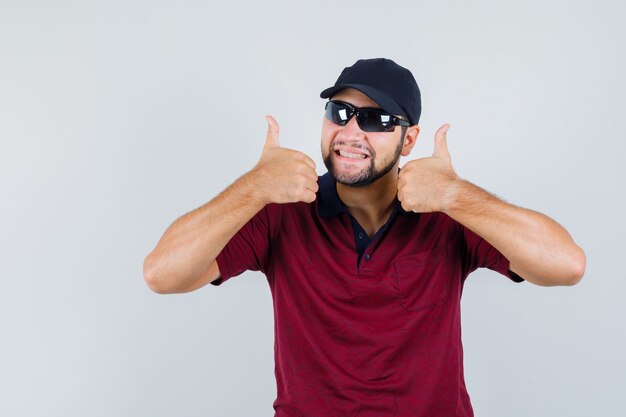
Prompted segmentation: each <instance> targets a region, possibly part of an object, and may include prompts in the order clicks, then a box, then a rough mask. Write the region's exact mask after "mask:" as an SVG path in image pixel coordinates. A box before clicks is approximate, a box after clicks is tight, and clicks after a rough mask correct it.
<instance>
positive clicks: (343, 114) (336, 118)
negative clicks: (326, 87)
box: [326, 101, 352, 126]
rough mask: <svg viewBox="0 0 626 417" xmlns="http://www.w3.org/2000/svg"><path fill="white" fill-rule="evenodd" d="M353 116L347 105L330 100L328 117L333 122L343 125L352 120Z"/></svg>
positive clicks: (327, 111) (327, 108)
mask: <svg viewBox="0 0 626 417" xmlns="http://www.w3.org/2000/svg"><path fill="white" fill-rule="evenodd" d="M351 116H352V112H351V110H350V108H349V107H348V106H346V105H343V104H340V103H334V102H332V101H329V102H328V104H327V105H326V118H327V119H328V120H331V121H332V122H333V123H336V124H338V125H341V126H343V125H345V124H346V123H347V122H348V120H350V117H351Z"/></svg>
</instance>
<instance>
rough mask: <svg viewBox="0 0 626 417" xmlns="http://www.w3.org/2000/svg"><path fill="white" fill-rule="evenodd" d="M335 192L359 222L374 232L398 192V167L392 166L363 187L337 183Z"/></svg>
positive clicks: (381, 222)
mask: <svg viewBox="0 0 626 417" xmlns="http://www.w3.org/2000/svg"><path fill="white" fill-rule="evenodd" d="M337 194H338V195H339V198H340V199H341V201H342V202H343V203H344V204H345V205H346V207H347V209H348V211H349V212H350V214H352V216H354V218H356V219H357V221H358V222H359V224H361V226H362V227H363V228H365V229H366V230H367V229H368V228H369V229H370V230H373V232H375V231H376V230H378V228H379V227H380V226H382V225H383V224H384V223H385V222H386V221H387V219H388V218H389V215H390V214H391V211H392V209H393V202H394V200H395V198H396V195H397V194H398V167H397V165H396V166H394V167H393V168H392V169H391V170H390V171H389V172H388V173H387V174H385V175H384V176H382V177H381V178H379V179H378V180H376V181H375V182H374V183H372V184H369V185H366V186H363V187H351V186H349V185H345V184H341V183H337Z"/></svg>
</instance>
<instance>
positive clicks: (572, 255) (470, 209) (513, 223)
mask: <svg viewBox="0 0 626 417" xmlns="http://www.w3.org/2000/svg"><path fill="white" fill-rule="evenodd" d="M445 212H446V214H448V215H449V216H450V217H452V218H453V219H454V220H456V221H458V222H459V223H461V224H463V225H464V226H465V227H467V228H469V229H470V230H472V231H473V232H474V233H476V234H478V235H479V236H481V237H482V238H484V239H485V240H487V241H488V242H489V243H490V244H491V245H493V246H494V247H495V248H496V249H498V250H499V251H500V252H501V253H502V254H503V255H504V256H505V257H506V258H507V259H508V260H509V262H510V266H509V269H511V270H512V271H513V272H515V273H517V274H518V275H520V276H521V277H522V278H524V279H526V280H527V281H529V282H532V283H534V284H537V285H544V286H552V285H573V284H576V283H577V282H578V281H579V280H580V279H581V278H582V275H583V273H584V270H585V254H584V252H583V251H582V249H581V248H580V247H578V246H577V245H576V244H575V243H574V241H573V240H572V237H571V236H570V234H569V233H568V232H567V230H565V229H564V228H563V227H562V226H560V225H559V224H558V223H557V222H555V221H554V220H552V219H551V218H549V217H548V216H545V215H543V214H541V213H538V212H535V211H532V210H528V209H524V208H521V207H516V206H513V205H510V204H508V203H505V202H504V201H502V200H500V199H498V198H497V197H495V196H493V195H491V194H489V193H488V192H487V191H485V190H483V189H482V188H480V187H477V186H476V185H474V184H472V183H470V182H469V181H465V180H458V181H456V182H455V185H454V186H453V187H451V192H450V198H449V200H448V209H447V210H445Z"/></svg>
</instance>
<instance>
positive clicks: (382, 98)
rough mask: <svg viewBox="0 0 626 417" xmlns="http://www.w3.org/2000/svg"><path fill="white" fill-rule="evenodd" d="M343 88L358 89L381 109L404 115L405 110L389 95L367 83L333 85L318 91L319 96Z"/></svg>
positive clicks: (323, 96)
mask: <svg viewBox="0 0 626 417" xmlns="http://www.w3.org/2000/svg"><path fill="white" fill-rule="evenodd" d="M344 88H354V89H355V90H359V91H360V92H362V93H363V94H365V95H366V96H368V97H369V98H371V99H372V100H374V101H375V102H376V104H378V105H379V106H380V107H381V108H382V109H383V110H385V111H386V112H389V113H391V114H395V115H401V116H406V112H405V111H404V110H403V109H402V107H400V105H399V104H398V103H396V102H395V101H394V100H393V99H392V98H391V97H389V96H388V95H386V94H385V93H383V92H381V91H379V90H377V89H375V88H372V87H370V86H368V85H363V84H339V85H334V86H332V87H330V88H327V89H326V90H324V91H322V92H321V93H320V97H321V98H329V97H332V96H333V95H334V94H335V93H337V92H338V91H340V90H343V89H344Z"/></svg>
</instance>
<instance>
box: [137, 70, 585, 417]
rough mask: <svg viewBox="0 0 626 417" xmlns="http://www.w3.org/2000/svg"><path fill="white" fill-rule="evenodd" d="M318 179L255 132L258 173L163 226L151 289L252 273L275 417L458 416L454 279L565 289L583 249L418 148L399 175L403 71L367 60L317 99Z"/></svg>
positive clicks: (576, 274) (411, 101) (305, 160)
mask: <svg viewBox="0 0 626 417" xmlns="http://www.w3.org/2000/svg"><path fill="white" fill-rule="evenodd" d="M321 97H322V98H331V99H330V100H329V101H328V102H327V103H326V108H325V116H324V120H323V127H322V141H321V143H322V155H323V158H324V163H325V165H326V168H327V169H328V173H326V174H324V175H322V176H321V177H319V178H318V176H317V174H316V171H315V163H314V162H313V160H311V158H309V157H308V156H306V155H304V154H302V153H300V152H298V151H294V150H290V149H285V148H282V147H280V144H279V139H278V124H277V123H276V121H275V120H274V119H273V118H272V117H269V116H268V118H267V119H268V123H269V129H268V133H267V137H266V142H265V146H264V149H263V153H262V155H261V158H260V160H259V162H258V164H257V165H256V166H255V167H254V169H252V170H251V171H250V172H248V173H246V174H245V175H243V176H242V177H241V178H239V179H238V180H237V181H235V183H233V184H232V185H231V186H229V187H228V188H227V189H226V190H225V191H223V192H222V193H221V194H219V195H218V196H217V197H215V198H214V199H213V200H212V201H210V202H209V203H207V204H206V205H204V206H202V207H200V208H198V209H196V210H193V211H191V212H189V213H187V214H186V215H184V216H183V217H181V218H180V219H178V220H177V221H176V222H174V224H172V226H170V227H169V228H168V230H167V231H166V232H165V234H164V235H163V237H162V238H161V240H160V241H159V243H158V245H157V247H156V248H155V249H154V251H153V252H152V253H150V254H149V255H148V257H147V258H146V261H145V264H144V274H145V279H146V281H147V283H148V285H149V286H150V288H152V289H153V290H154V291H156V292H159V293H180V292H188V291H193V290H195V289H197V288H200V287H202V286H204V285H206V284H207V283H211V284H214V285H220V284H221V283H223V282H224V281H226V280H228V279H229V278H231V277H234V276H236V275H239V274H241V273H242V272H243V271H246V270H258V271H262V272H263V273H264V274H265V275H266V277H267V280H268V283H269V285H270V289H271V293H272V298H273V301H274V317H275V346H276V349H275V352H276V353H275V362H276V381H277V391H278V396H277V398H276V400H275V401H274V408H275V410H276V416H281V417H321V416H323V417H327V416H342V417H343V416H349V417H353V416H354V417H356V416H358V417H373V416H376V417H380V416H394V417H426V416H428V417H432V416H446V417H448V416H472V415H473V412H472V408H471V404H470V400H469V396H468V394H467V390H466V387H465V382H464V378H463V351H462V345H461V325H460V299H461V293H462V289H463V283H464V282H465V278H466V277H467V276H468V274H469V273H470V272H472V271H474V270H475V269H476V268H479V267H486V268H490V269H492V270H494V271H497V272H499V273H500V274H502V275H505V276H507V277H509V278H510V279H511V280H513V281H515V282H521V281H524V280H527V281H530V282H531V283H534V284H537V285H544V286H551V285H573V284H576V283H577V282H578V281H579V280H580V279H581V278H582V276H583V273H584V270H585V255H584V253H583V251H582V250H581V249H580V248H579V247H578V246H577V245H576V244H575V243H574V242H573V240H572V238H571V237H570V235H569V234H568V233H567V231H566V230H565V229H563V228H562V227H561V226H560V225H558V224H557V223H556V222H555V221H553V220H551V219H550V218H548V217H546V216H544V215H542V214H540V213H537V212H534V211H531V210H526V209H523V208H520V207H515V206H512V205H509V204H507V203H505V202H503V201H500V200H499V199H497V198H496V197H494V196H492V195H490V194H489V193H487V192H486V191H484V190H482V189H481V188H479V187H477V186H475V185H473V184H471V183H470V182H468V181H466V180H463V179H461V178H459V177H458V176H457V175H456V173H455V172H454V170H453V168H452V164H451V159H450V154H449V153H448V148H447V144H446V133H447V130H448V125H444V126H442V127H441V128H439V130H438V131H437V132H436V134H435V143H434V152H433V155H432V156H430V157H427V158H421V159H417V160H413V161H410V162H408V163H406V164H405V165H404V167H403V168H402V169H399V158H400V156H401V155H403V156H407V155H409V153H410V152H411V149H412V148H413V146H414V145H415V141H416V140H417V137H418V135H419V131H420V129H419V126H418V122H419V117H420V113H421V99H420V91H419V88H418V86H417V83H416V82H415V79H414V78H413V75H412V74H411V73H410V72H409V71H408V70H407V69H405V68H403V67H401V66H399V65H397V64H396V63H395V62H393V61H391V60H388V59H383V58H378V59H367V60H359V61H357V62H356V63H355V64H354V65H352V66H350V67H347V68H345V69H344V71H343V72H342V73H341V75H340V76H339V78H338V80H337V82H336V83H335V85H334V86H333V87H330V88H328V89H326V90H324V91H323V92H322V94H321Z"/></svg>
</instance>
